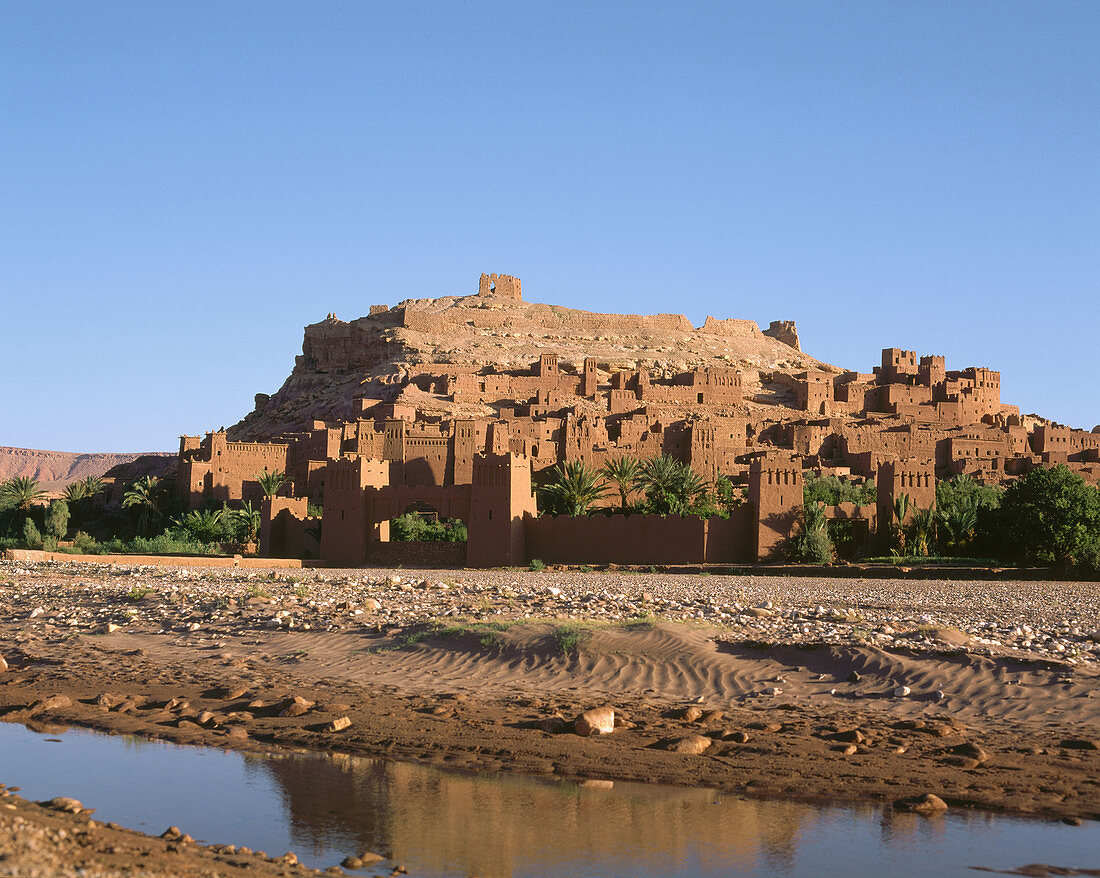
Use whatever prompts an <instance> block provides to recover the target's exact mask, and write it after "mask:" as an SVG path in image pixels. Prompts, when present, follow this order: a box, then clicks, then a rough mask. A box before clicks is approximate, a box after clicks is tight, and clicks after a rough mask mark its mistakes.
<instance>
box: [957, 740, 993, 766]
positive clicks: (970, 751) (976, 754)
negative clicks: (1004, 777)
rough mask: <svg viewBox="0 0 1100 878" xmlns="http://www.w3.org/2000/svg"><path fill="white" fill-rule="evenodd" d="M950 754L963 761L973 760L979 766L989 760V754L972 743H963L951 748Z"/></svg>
mask: <svg viewBox="0 0 1100 878" xmlns="http://www.w3.org/2000/svg"><path fill="white" fill-rule="evenodd" d="M951 752H952V753H954V754H955V755H956V756H961V757H962V758H964V759H973V760H975V761H977V762H978V763H979V764H980V763H982V762H987V761H988V760H989V753H988V752H987V751H985V750H983V749H982V748H981V747H979V746H978V745H977V744H975V743H973V742H972V741H964V742H963V743H962V744H956V745H955V746H954V747H952V748H951Z"/></svg>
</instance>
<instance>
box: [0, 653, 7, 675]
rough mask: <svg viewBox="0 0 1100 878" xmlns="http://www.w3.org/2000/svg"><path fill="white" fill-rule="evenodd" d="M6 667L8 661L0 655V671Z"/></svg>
mask: <svg viewBox="0 0 1100 878" xmlns="http://www.w3.org/2000/svg"><path fill="white" fill-rule="evenodd" d="M7 669H8V663H7V662H6V661H5V660H4V657H3V656H2V655H0V673H3V672H4V671H6V670H7Z"/></svg>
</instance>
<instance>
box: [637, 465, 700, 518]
mask: <svg viewBox="0 0 1100 878" xmlns="http://www.w3.org/2000/svg"><path fill="white" fill-rule="evenodd" d="M634 481H635V484H636V485H637V486H638V488H640V489H641V490H642V491H644V492H645V495H646V504H647V506H648V507H649V509H650V511H652V512H656V513H658V514H660V515H667V514H668V513H670V512H675V513H678V514H680V513H684V512H686V511H687V510H688V509H690V508H691V506H692V504H693V503H694V502H695V500H696V499H697V498H698V497H699V495H700V494H702V493H704V492H705V491H706V489H707V483H706V482H705V481H704V480H703V479H701V478H700V477H699V475H698V474H697V473H696V472H695V471H694V470H693V469H692V468H691V467H690V466H688V465H687V464H686V463H681V462H680V461H678V460H677V459H676V458H675V457H670V456H669V455H667V454H659V455H657V456H656V457H651V458H649V459H648V460H644V461H642V463H641V465H640V466H639V468H638V475H637V476H636V477H635V480H634Z"/></svg>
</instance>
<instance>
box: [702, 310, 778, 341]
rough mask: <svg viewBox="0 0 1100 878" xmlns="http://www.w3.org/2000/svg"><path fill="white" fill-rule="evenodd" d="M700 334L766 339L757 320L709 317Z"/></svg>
mask: <svg viewBox="0 0 1100 878" xmlns="http://www.w3.org/2000/svg"><path fill="white" fill-rule="evenodd" d="M774 325H775V324H773V326H774ZM699 332H701V333H704V334H706V335H722V336H726V337H728V338H763V337H764V333H762V332H761V331H760V327H759V326H757V324H756V321H755V320H734V319H722V318H718V317H707V319H706V320H705V321H704V322H703V325H702V326H701V327H699ZM795 338H796V339H797V338H798V336H797V335H796V336H795ZM785 344H786V342H785Z"/></svg>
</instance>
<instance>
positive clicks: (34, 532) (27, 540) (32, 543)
mask: <svg viewBox="0 0 1100 878" xmlns="http://www.w3.org/2000/svg"><path fill="white" fill-rule="evenodd" d="M23 545H24V546H26V547H27V548H28V549H41V548H42V534H41V533H39V531H38V527H37V526H36V525H35V523H34V521H33V520H32V519H30V518H28V519H27V520H26V521H24V522H23Z"/></svg>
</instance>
